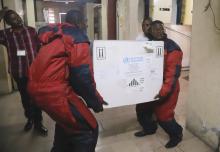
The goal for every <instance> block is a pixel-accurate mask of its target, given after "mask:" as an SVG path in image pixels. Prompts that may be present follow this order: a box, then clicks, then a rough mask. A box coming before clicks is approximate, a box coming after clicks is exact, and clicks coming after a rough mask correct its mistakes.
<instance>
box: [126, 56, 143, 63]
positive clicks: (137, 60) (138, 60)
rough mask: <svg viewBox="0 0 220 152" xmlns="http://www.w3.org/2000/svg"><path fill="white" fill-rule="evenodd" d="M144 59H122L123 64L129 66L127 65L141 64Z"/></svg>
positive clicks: (140, 57)
mask: <svg viewBox="0 0 220 152" xmlns="http://www.w3.org/2000/svg"><path fill="white" fill-rule="evenodd" d="M143 61H144V58H143V57H142V56H139V57H125V58H123V63H125V64H129V63H138V62H143Z"/></svg>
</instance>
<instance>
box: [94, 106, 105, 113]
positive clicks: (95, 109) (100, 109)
mask: <svg viewBox="0 0 220 152" xmlns="http://www.w3.org/2000/svg"><path fill="white" fill-rule="evenodd" d="M92 109H93V111H94V112H95V113H99V112H102V111H103V106H102V105H101V106H99V107H95V108H92Z"/></svg>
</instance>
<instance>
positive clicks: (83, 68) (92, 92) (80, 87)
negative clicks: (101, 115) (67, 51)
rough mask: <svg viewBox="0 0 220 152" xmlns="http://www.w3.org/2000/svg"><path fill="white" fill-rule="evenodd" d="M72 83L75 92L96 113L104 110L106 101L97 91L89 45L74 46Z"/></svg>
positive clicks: (71, 71) (71, 66)
mask: <svg viewBox="0 0 220 152" xmlns="http://www.w3.org/2000/svg"><path fill="white" fill-rule="evenodd" d="M70 82H71V86H72V87H73V89H74V91H75V92H76V93H77V94H78V95H80V96H81V97H82V98H83V99H84V100H85V102H86V103H87V106H88V107H90V108H92V109H93V110H94V111H95V112H100V111H102V110H103V107H102V105H103V104H104V101H103V98H102V97H101V95H100V94H99V93H98V91H97V90H96V83H95V80H94V75H93V67H92V60H91V56H90V49H89V44H88V43H78V44H74V49H73V50H72V51H71V65H70Z"/></svg>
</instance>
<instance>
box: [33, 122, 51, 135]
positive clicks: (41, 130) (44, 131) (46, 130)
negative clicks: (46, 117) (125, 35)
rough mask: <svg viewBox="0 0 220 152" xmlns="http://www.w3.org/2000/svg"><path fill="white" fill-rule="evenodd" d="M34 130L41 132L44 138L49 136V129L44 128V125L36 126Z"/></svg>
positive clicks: (38, 124)
mask: <svg viewBox="0 0 220 152" xmlns="http://www.w3.org/2000/svg"><path fill="white" fill-rule="evenodd" d="M34 129H35V130H36V131H37V132H39V133H40V134H41V135H42V136H47V134H48V129H47V128H46V127H44V126H43V124H42V123H37V124H34Z"/></svg>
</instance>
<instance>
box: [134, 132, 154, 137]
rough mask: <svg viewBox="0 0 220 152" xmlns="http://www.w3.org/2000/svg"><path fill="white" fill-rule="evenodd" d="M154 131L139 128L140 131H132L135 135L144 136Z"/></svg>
mask: <svg viewBox="0 0 220 152" xmlns="http://www.w3.org/2000/svg"><path fill="white" fill-rule="evenodd" d="M155 132H156V131H145V130H141V131H138V132H136V133H134V135H135V136H136V137H144V136H146V135H153V134H155Z"/></svg>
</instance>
